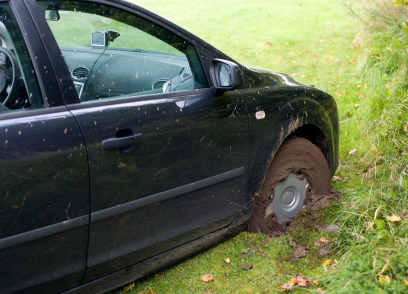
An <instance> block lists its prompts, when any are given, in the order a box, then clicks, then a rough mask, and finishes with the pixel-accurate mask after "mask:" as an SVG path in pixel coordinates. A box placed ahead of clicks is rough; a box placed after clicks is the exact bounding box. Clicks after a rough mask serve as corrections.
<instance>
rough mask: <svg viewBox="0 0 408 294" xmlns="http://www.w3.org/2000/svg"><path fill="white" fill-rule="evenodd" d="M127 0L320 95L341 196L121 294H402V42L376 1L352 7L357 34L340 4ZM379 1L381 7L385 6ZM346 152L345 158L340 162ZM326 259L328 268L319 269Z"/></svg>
mask: <svg viewBox="0 0 408 294" xmlns="http://www.w3.org/2000/svg"><path fill="white" fill-rule="evenodd" d="M135 2H136V3H138V4H140V5H142V6H144V7H146V8H148V9H150V10H152V11H155V12H156V13H158V14H160V15H162V16H164V17H166V18H168V19H170V20H171V21H173V22H175V23H177V24H179V25H180V26H182V27H184V28H186V29H188V30H189V31H191V32H192V33H194V34H196V35H198V36H199V37H201V38H202V39H204V40H206V41H208V42H209V43H211V44H212V45H214V46H215V47H217V48H218V49H220V50H222V51H223V52H225V53H226V54H228V55H230V56H231V57H233V58H234V59H236V60H237V61H239V62H242V63H243V64H246V65H253V66H259V67H263V68H267V69H270V70H273V71H279V72H286V73H289V74H291V75H293V76H294V78H295V79H297V80H298V81H300V82H302V83H304V84H313V85H315V86H316V87H318V88H321V89H323V90H325V91H327V92H329V93H330V94H331V95H332V96H333V97H334V98H335V99H336V102H337V104H338V107H339V114H340V136H341V138H340V154H341V162H340V165H339V168H338V171H337V173H336V176H339V177H340V180H333V182H332V184H333V187H334V188H335V189H336V190H338V191H340V192H341V195H342V197H341V199H340V203H334V204H332V205H331V206H330V207H328V208H326V209H324V210H321V211H319V212H318V213H315V214H312V213H310V212H305V213H304V214H303V215H300V216H299V218H302V221H301V222H299V223H298V225H297V226H295V227H294V228H292V229H291V231H289V232H288V234H286V235H284V236H283V237H281V238H277V239H273V240H271V241H270V242H269V243H268V244H267V245H265V244H264V242H263V241H264V240H265V238H266V236H265V235H261V234H248V233H241V234H240V235H238V236H237V237H235V238H233V239H231V240H229V241H227V242H225V243H222V244H220V245H218V246H216V247H214V248H212V249H210V250H208V251H206V252H203V253H201V254H199V255H197V256H195V257H193V258H190V259H188V260H186V261H184V262H182V263H180V264H178V265H175V266H173V267H170V268H167V269H164V270H162V271H160V272H159V273H158V274H160V275H163V279H157V278H156V277H155V275H151V276H149V277H146V278H144V279H142V280H139V281H136V284H135V287H134V288H133V289H132V290H131V291H130V292H131V293H140V292H144V291H146V290H148V289H152V290H153V291H154V292H155V293H277V292H278V291H280V290H281V289H282V288H280V287H281V285H282V284H283V283H286V282H288V281H289V278H290V277H292V276H293V274H295V273H301V274H303V275H305V276H306V277H307V278H314V279H315V280H316V281H318V284H317V285H314V286H313V287H312V288H313V291H316V289H317V288H318V287H320V288H323V289H324V290H325V291H326V293H404V292H406V291H408V287H407V286H406V285H405V284H404V277H405V278H406V280H407V281H408V258H407V256H408V252H407V250H408V247H407V243H408V235H407V231H408V224H407V221H406V220H405V219H406V217H407V216H408V210H407V204H406V203H407V181H406V175H407V172H408V171H406V170H405V167H406V166H407V164H408V160H407V155H408V151H407V143H408V137H407V135H406V132H405V131H404V124H408V122H407V121H408V115H407V108H408V103H407V102H408V92H407V89H408V87H407V82H406V76H407V69H406V68H407V60H406V58H407V57H406V54H407V53H406V52H407V49H406V48H405V46H406V45H407V44H408V42H407V41H406V40H407V37H406V36H405V35H404V34H403V32H402V29H401V25H400V22H401V18H400V16H396V15H393V13H390V12H389V11H384V9H379V7H380V6H379V5H377V4H378V3H377V2H376V1H374V2H370V3H369V4H367V3H365V2H354V4H353V5H351V8H352V9H353V11H354V12H355V13H356V14H357V15H359V16H360V17H361V18H362V19H363V21H364V22H365V23H366V24H368V26H366V25H364V24H363V22H361V21H359V20H357V19H356V18H355V17H353V15H352V14H351V13H349V11H348V10H347V6H345V5H346V4H344V2H341V1H322V0H313V1H299V0H293V1H274V2H271V1H245V0H234V1H231V0H219V1H215V0H207V1H179V0H174V1H171V2H170V1H153V0H149V1H147V0H140V1H137V0H136V1H135ZM380 2H381V1H380ZM368 5H371V8H370V6H368ZM376 5H377V6H376ZM387 5H388V6H389V7H391V6H392V3H391V1H389V3H387ZM388 6H386V7H388ZM392 9H393V8H390V11H391V12H392ZM360 12H361V14H360ZM405 128H406V130H407V131H408V126H406V127H405ZM353 149H356V152H355V154H353V155H349V152H350V151H351V150H353ZM392 214H396V215H398V216H400V217H401V218H402V221H399V222H391V221H389V220H388V219H387V216H390V215H392ZM330 223H335V224H337V225H338V226H339V227H340V231H339V233H338V234H336V235H334V234H332V233H320V232H317V231H315V230H314V226H315V225H316V224H330ZM322 236H324V237H326V238H327V239H329V240H330V241H331V252H330V255H329V256H326V257H322V256H319V255H318V254H317V251H316V246H315V245H314V241H315V240H317V239H318V238H320V237H322ZM289 237H293V238H294V239H295V240H296V242H297V243H298V244H301V245H302V246H307V247H309V250H308V254H307V257H305V258H303V259H300V260H298V261H292V258H291V257H292V253H293V251H294V249H293V248H292V247H290V246H289ZM248 241H250V242H252V244H253V245H255V246H256V247H258V249H257V251H260V249H259V248H261V249H262V252H263V254H264V255H260V254H257V253H254V254H252V255H251V256H249V257H247V258H245V259H242V258H241V254H242V253H244V252H246V251H247V250H248V248H249V247H250V245H247V244H248V243H247V242H248ZM224 258H230V259H231V263H230V265H229V266H222V265H225V264H226V263H225V262H224ZM326 259H331V260H332V261H333V262H334V263H335V264H336V265H337V266H336V268H335V269H333V268H332V266H326V265H324V263H323V262H324V261H325V260H326ZM249 263H251V264H253V265H254V268H253V269H252V270H249V271H242V270H241V269H239V268H238V267H237V265H242V264H249ZM285 271H291V273H292V275H285V274H284V272H285ZM206 273H211V274H213V275H214V280H213V281H211V282H209V283H203V282H202V281H201V279H200V275H203V274H206ZM385 276H387V277H389V279H390V284H388V283H387V278H386V277H385ZM306 291H309V290H303V289H296V290H295V291H294V292H306ZM117 293H123V291H121V290H120V291H118V292H117Z"/></svg>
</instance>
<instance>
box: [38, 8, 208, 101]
mask: <svg viewBox="0 0 408 294" xmlns="http://www.w3.org/2000/svg"><path fill="white" fill-rule="evenodd" d="M38 3H39V5H40V7H41V9H42V10H43V11H44V15H45V16H46V18H47V22H48V25H49V26H50V28H51V31H52V33H53V34H54V37H55V39H56V40H57V43H58V45H59V47H60V49H61V52H62V54H63V56H64V59H65V62H66V63H67V66H68V69H69V71H70V72H71V77H72V79H73V81H74V84H75V87H76V89H77V92H78V95H79V96H80V100H81V102H86V101H95V100H99V99H109V98H112V97H115V98H118V97H130V96H137V95H150V94H157V93H167V92H180V91H186V90H193V89H200V88H207V87H208V84H207V80H206V78H205V75H204V72H203V70H202V67H201V64H200V62H199V59H198V56H197V53H196V52H195V48H194V46H193V45H192V44H190V43H188V42H186V41H185V40H184V39H182V38H180V37H178V36H177V35H175V34H173V33H171V32H169V31H168V30H166V29H164V28H162V27H160V26H158V25H156V24H154V23H151V22H149V21H147V20H145V19H143V18H141V17H138V16H136V15H134V14H131V13H129V12H126V11H122V10H120V9H117V8H114V7H110V6H106V5H101V4H97V3H90V2H76V1H75V2H73V1H38ZM50 11H53V13H50ZM48 15H53V16H54V17H53V18H51V17H47V16H48Z"/></svg>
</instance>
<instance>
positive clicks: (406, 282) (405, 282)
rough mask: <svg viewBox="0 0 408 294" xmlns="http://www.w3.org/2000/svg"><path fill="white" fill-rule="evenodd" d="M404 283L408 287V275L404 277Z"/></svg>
mask: <svg viewBox="0 0 408 294" xmlns="http://www.w3.org/2000/svg"><path fill="white" fill-rule="evenodd" d="M404 284H405V286H407V287H408V280H407V278H406V277H404Z"/></svg>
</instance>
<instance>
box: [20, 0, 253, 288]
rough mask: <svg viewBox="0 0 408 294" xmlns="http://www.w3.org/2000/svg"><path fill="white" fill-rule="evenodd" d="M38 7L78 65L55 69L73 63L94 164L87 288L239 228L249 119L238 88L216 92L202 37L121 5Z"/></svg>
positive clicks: (78, 110)
mask: <svg viewBox="0 0 408 294" xmlns="http://www.w3.org/2000/svg"><path fill="white" fill-rule="evenodd" d="M28 2H29V1H28ZM37 3H38V7H39V9H38V7H37V9H36V8H35V7H34V6H33V7H31V11H32V13H33V18H34V19H35V21H36V23H37V26H39V27H41V28H42V29H41V32H43V34H44V39H45V41H46V42H47V44H48V46H49V47H50V48H54V49H52V51H54V50H55V47H57V48H59V50H60V51H61V53H62V55H63V57H64V60H65V61H62V62H65V63H66V65H65V64H62V62H61V60H59V59H58V58H56V59H54V62H55V65H54V68H58V69H61V68H63V67H65V68H66V67H68V70H69V72H70V75H71V77H72V79H73V81H74V83H75V85H76V88H77V92H78V95H79V97H80V100H78V101H77V102H76V103H71V104H69V105H68V108H69V109H70V111H71V112H72V113H73V114H74V115H75V117H76V119H77V120H78V122H79V124H80V127H81V128H82V130H83V132H84V136H85V140H86V143H87V147H88V154H89V162H90V174H91V191H92V192H91V212H92V222H91V227H90V243H89V251H88V270H87V273H86V276H85V279H84V281H83V282H88V281H91V280H94V279H96V278H98V277H101V276H104V275H106V274H109V273H111V272H114V271H117V270H119V269H122V268H124V267H127V266H129V265H132V264H135V263H137V262H139V261H142V260H145V259H147V258H149V257H151V256H154V255H156V254H158V253H161V252H164V251H166V250H169V249H171V248H174V247H176V246H179V245H181V244H184V243H186V242H188V241H190V240H193V239H195V238H198V237H200V236H203V235H205V234H207V233H210V232H212V231H215V230H217V229H219V228H222V227H225V226H227V225H228V224H230V223H231V222H233V221H234V220H235V219H236V218H237V217H238V215H239V213H240V211H241V210H242V203H243V197H244V195H245V191H244V190H245V189H244V187H245V176H244V175H245V171H246V166H247V163H248V148H249V147H248V117H247V113H246V109H245V104H244V102H243V101H242V99H241V97H240V95H239V94H238V93H237V92H235V91H230V92H223V93H217V92H216V91H215V90H214V89H213V88H211V84H210V83H209V81H208V79H207V76H206V74H205V68H203V66H202V64H201V60H200V58H199V56H198V54H197V52H196V48H195V46H194V44H193V41H192V40H189V39H188V38H186V37H184V36H182V35H181V34H180V33H179V32H177V31H174V30H172V29H171V28H169V27H166V26H165V25H163V24H161V23H159V22H157V20H154V19H152V18H151V17H148V16H146V15H143V14H142V13H141V12H139V11H136V10H133V9H131V8H129V7H126V6H122V5H119V4H115V3H107V2H101V3H98V2H91V1H87V2H81V1H75V2H73V1H38V2H37ZM50 11H54V12H53V14H54V15H56V17H55V19H53V20H49V21H48V25H49V28H50V30H49V31H47V30H46V29H45V28H44V27H43V25H44V24H43V22H44V18H43V15H44V14H45V15H47V14H50V13H51V12H50ZM56 11H58V13H56ZM36 13H38V15H37V14H36ZM41 16H42V18H41ZM49 34H52V35H53V36H54V37H55V40H56V42H55V40H52V39H51V38H49ZM56 55H57V56H56V57H58V56H59V55H58V54H56ZM68 70H66V72H65V73H64V72H61V71H60V72H59V73H57V76H58V74H60V75H61V77H64V74H65V76H67V72H68ZM61 80H63V78H61Z"/></svg>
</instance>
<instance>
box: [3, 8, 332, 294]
mask: <svg viewBox="0 0 408 294" xmlns="http://www.w3.org/2000/svg"><path fill="white" fill-rule="evenodd" d="M0 45H1V46H0V90H1V92H0V102H1V103H0V134H1V135H0V293H57V292H64V293H102V292H106V291H109V290H111V289H114V288H116V287H119V286H121V285H124V284H126V283H129V282H131V281H133V280H135V279H137V278H140V277H142V276H145V275H147V274H149V273H153V272H155V271H157V270H158V269H160V268H163V267H166V266H169V265H171V264H174V263H176V262H178V261H180V260H183V259H185V258H187V257H189V256H192V255H194V254H196V253H198V252H200V251H203V250H205V249H207V248H210V247H211V246H214V245H215V244H217V243H219V242H222V241H224V240H226V239H227V238H230V237H232V236H234V235H236V234H237V233H239V232H240V231H241V230H243V229H244V228H245V227H248V229H249V230H250V231H258V230H260V231H265V232H269V231H270V230H271V228H273V227H276V226H283V227H285V226H286V225H288V224H289V223H290V222H291V219H292V217H293V216H294V215H295V214H296V213H297V212H298V211H299V210H300V209H302V207H304V205H307V201H308V199H309V197H310V195H314V194H319V195H324V194H327V193H329V192H330V179H331V175H333V174H334V172H335V170H336V168H337V165H338V145H339V124H338V113H337V107H336V103H335V101H334V99H333V98H332V97H331V96H330V95H328V94H327V93H325V92H323V91H321V90H319V89H316V88H314V87H313V86H306V85H302V84H300V83H298V82H296V81H295V80H293V79H292V78H291V77H290V76H288V75H286V74H281V73H275V72H268V71H261V70H254V69H249V68H247V67H245V66H244V65H242V64H239V63H238V62H236V61H234V60H233V59H231V58H230V57H228V56H227V55H225V54H224V53H222V52H220V51H219V50H217V49H215V48H214V47H212V46H211V45H209V44H208V43H206V42H205V41H203V40H201V39H200V38H198V37H196V36H194V35H193V34H191V33H189V32H187V31H186V30H184V29H182V28H180V27H178V26H177V25H175V24H173V23H171V22H170V21H168V20H166V19H164V18H162V17H160V16H158V15H156V14H154V13H152V12H150V11H148V10H146V9H144V8H142V7H139V6H137V5H135V4H134V3H131V2H128V1H122V0H109V1H107V0H89V1H88V0H87V1H58V0H55V1H51V0H41V1H35V0H13V1H1V3H0ZM251 216H252V218H251Z"/></svg>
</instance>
